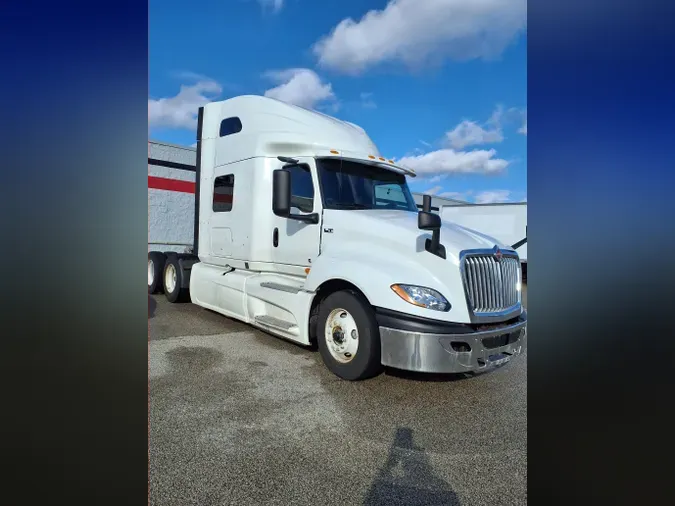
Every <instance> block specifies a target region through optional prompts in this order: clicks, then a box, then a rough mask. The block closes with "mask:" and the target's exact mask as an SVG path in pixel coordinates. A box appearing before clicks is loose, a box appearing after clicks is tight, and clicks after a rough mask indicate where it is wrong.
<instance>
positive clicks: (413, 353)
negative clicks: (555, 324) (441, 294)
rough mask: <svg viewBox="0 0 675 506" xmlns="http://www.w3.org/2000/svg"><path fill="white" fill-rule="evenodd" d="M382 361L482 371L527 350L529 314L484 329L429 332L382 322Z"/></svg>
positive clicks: (418, 367)
mask: <svg viewBox="0 0 675 506" xmlns="http://www.w3.org/2000/svg"><path fill="white" fill-rule="evenodd" d="M380 340H381V345H382V346H381V348H382V364H383V365H385V366H389V367H394V368H396V369H404V370H407V371H418V372H429V373H463V372H478V371H484V370H487V369H490V368H492V367H495V366H497V365H500V364H503V363H505V362H508V361H509V360H510V359H511V357H513V356H515V355H519V354H521V353H522V352H524V351H525V349H526V344H527V317H526V313H523V315H522V316H521V317H520V318H519V319H518V321H516V322H515V323H512V324H509V325H507V326H504V327H501V328H498V329H490V330H484V331H478V332H476V331H474V332H463V333H435V332H434V333H427V332H419V331H414V330H410V329H396V328H391V327H387V326H383V325H380Z"/></svg>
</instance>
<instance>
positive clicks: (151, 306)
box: [148, 295, 157, 320]
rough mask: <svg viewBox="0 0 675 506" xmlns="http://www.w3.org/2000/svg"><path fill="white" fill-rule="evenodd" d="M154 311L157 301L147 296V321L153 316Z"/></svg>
mask: <svg viewBox="0 0 675 506" xmlns="http://www.w3.org/2000/svg"><path fill="white" fill-rule="evenodd" d="M155 309H157V301H156V300H155V298H154V297H152V296H150V295H148V320H149V319H151V318H152V317H153V316H155Z"/></svg>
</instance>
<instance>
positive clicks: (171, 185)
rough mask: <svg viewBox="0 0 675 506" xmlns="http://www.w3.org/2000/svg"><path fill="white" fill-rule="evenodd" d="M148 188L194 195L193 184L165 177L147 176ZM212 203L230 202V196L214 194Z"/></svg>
mask: <svg viewBox="0 0 675 506" xmlns="http://www.w3.org/2000/svg"><path fill="white" fill-rule="evenodd" d="M148 188H152V189H153V190H167V191H171V192H180V193H195V188H196V186H195V183H193V182H191V181H181V180H180V179H169V178H166V177H157V176H148ZM213 200H214V202H224V203H228V202H232V195H227V194H224V193H215V194H214V195H213Z"/></svg>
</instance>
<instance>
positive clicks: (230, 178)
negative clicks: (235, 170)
mask: <svg viewBox="0 0 675 506" xmlns="http://www.w3.org/2000/svg"><path fill="white" fill-rule="evenodd" d="M233 196H234V174H228V175H226V176H218V177H217V178H216V180H215V181H214V183H213V212H214V213H226V212H229V211H231V210H232V199H233Z"/></svg>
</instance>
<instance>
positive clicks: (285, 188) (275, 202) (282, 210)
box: [272, 169, 291, 217]
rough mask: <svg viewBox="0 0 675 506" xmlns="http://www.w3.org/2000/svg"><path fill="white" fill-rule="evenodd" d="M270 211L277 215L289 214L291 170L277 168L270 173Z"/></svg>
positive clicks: (285, 215)
mask: <svg viewBox="0 0 675 506" xmlns="http://www.w3.org/2000/svg"><path fill="white" fill-rule="evenodd" d="M272 212H273V213H274V214H276V215H277V216H283V217H288V216H290V214H291V172H290V171H289V170H286V169H278V170H275V171H274V172H273V173H272Z"/></svg>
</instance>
